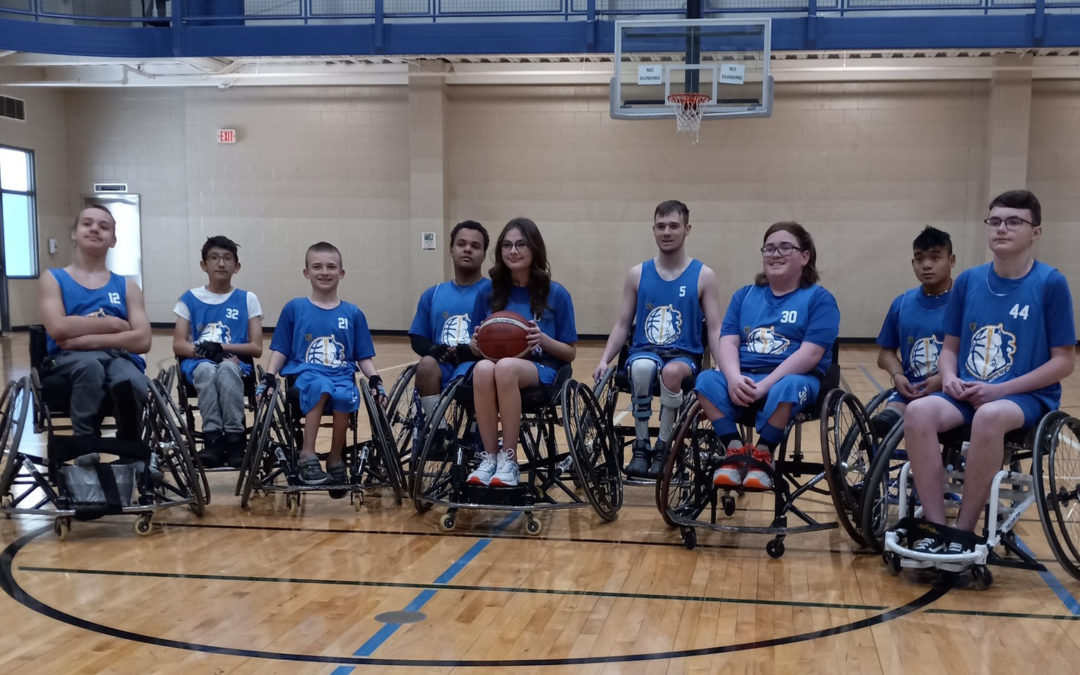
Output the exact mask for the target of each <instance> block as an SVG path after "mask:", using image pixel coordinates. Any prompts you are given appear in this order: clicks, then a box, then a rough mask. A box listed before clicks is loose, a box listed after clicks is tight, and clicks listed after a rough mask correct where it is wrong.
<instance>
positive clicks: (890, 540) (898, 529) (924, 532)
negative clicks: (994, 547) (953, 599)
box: [885, 517, 990, 572]
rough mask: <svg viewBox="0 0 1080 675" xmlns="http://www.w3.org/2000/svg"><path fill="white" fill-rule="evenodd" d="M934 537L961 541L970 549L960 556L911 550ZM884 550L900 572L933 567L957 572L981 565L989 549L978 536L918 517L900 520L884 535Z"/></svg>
mask: <svg viewBox="0 0 1080 675" xmlns="http://www.w3.org/2000/svg"><path fill="white" fill-rule="evenodd" d="M924 537H934V538H937V539H938V540H939V541H943V542H946V543H948V542H961V543H964V544H966V545H968V546H970V547H971V549H970V550H968V551H965V552H963V553H923V552H920V551H915V550H914V548H913V547H914V545H915V542H917V541H918V540H920V539H922V538H924ZM885 550H886V551H887V552H889V553H891V554H893V555H895V556H897V558H898V559H899V561H900V567H901V568H903V569H926V568H931V567H933V568H937V569H940V570H945V571H950V572H958V571H960V570H962V569H965V568H968V567H972V566H980V567H981V566H985V565H986V563H987V560H988V558H989V555H990V548H989V547H988V546H987V545H986V540H985V539H983V538H982V537H980V536H978V535H976V534H973V533H971V532H968V531H966V530H958V529H956V528H953V527H948V526H946V525H938V524H936V523H931V522H928V521H926V520H923V519H922V518H912V517H908V518H904V519H902V520H901V521H900V522H899V523H897V525H896V526H895V527H893V528H892V529H891V530H888V531H887V532H886V533H885Z"/></svg>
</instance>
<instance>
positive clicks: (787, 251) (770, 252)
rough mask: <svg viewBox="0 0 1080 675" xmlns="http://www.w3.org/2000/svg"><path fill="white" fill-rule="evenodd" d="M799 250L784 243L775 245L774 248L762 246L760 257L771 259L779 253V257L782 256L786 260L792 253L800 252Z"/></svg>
mask: <svg viewBox="0 0 1080 675" xmlns="http://www.w3.org/2000/svg"><path fill="white" fill-rule="evenodd" d="M801 250H802V249H801V248H799V247H798V246H796V245H795V244H789V243H788V242H786V241H785V242H784V243H782V244H779V245H776V246H774V245H773V244H765V245H764V246H762V247H761V255H762V256H763V257H766V258H769V257H772V256H774V255H776V254H777V253H779V254H780V255H782V256H784V257H785V258H786V257H788V256H789V255H791V254H792V253H794V252H795V251H801Z"/></svg>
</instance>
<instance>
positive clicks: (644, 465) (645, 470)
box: [626, 439, 652, 478]
mask: <svg viewBox="0 0 1080 675" xmlns="http://www.w3.org/2000/svg"><path fill="white" fill-rule="evenodd" d="M633 453H634V454H633V456H632V458H631V459H630V463H629V464H627V465H626V475H627V476H632V477H635V478H648V477H649V455H650V454H651V453H652V450H651V449H650V448H649V441H648V440H641V439H639V440H636V441H634V447H633Z"/></svg>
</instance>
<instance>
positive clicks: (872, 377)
mask: <svg viewBox="0 0 1080 675" xmlns="http://www.w3.org/2000/svg"><path fill="white" fill-rule="evenodd" d="M859 370H861V371H862V373H863V375H865V376H866V379H868V380H870V383H871V384H873V385H874V386H875V387H877V390H878V393H879V394H880V393H881V392H883V391H885V388H884V387H882V386H881V383H879V382H878V381H877V378H876V377H874V376H873V375H871V374H870V371H869V370H867V369H866V366H859Z"/></svg>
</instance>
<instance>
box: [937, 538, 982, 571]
mask: <svg viewBox="0 0 1080 675" xmlns="http://www.w3.org/2000/svg"><path fill="white" fill-rule="evenodd" d="M974 552H975V546H974V544H971V543H968V542H959V541H950V542H949V543H948V544H946V545H945V550H944V551H942V553H945V554H946V555H960V554H962V553H974ZM971 565H972V561H970V560H963V561H959V562H941V563H938V565H937V568H938V569H939V570H941V571H943V572H963V571H964V570H966V569H967V568H969V567H971Z"/></svg>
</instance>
